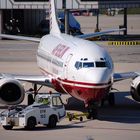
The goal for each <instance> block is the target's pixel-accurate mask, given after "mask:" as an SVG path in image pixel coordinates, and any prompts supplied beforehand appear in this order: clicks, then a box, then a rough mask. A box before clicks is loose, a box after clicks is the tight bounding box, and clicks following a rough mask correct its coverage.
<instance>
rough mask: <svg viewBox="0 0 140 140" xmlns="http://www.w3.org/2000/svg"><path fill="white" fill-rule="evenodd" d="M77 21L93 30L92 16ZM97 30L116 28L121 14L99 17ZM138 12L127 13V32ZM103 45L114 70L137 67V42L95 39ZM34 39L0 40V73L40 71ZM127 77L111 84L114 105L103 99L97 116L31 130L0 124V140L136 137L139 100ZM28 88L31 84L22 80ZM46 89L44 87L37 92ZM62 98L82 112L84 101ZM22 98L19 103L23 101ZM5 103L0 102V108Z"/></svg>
mask: <svg viewBox="0 0 140 140" xmlns="http://www.w3.org/2000/svg"><path fill="white" fill-rule="evenodd" d="M76 18H77V19H78V21H80V23H81V27H82V31H83V32H84V33H91V32H94V30H95V27H96V17H95V16H93V17H84V18H83V17H76ZM99 20H100V24H99V28H101V30H106V29H109V28H118V27H119V25H122V24H123V15H117V16H114V17H110V16H102V15H100V17H99ZM139 23H140V16H139V15H128V33H129V34H130V33H131V34H139V33H140V28H139V27H140V26H139ZM96 43H98V44H99V45H102V46H104V47H105V48H106V49H107V50H108V51H109V52H110V55H111V56H112V59H113V61H114V67H115V72H128V71H140V46H108V42H96ZM37 48H38V44H37V43H30V42H26V41H13V40H10V41H8V40H3V41H1V40H0V73H2V72H4V73H20V74H40V71H39V69H38V68H37V64H36V51H37ZM130 84H131V80H126V81H121V82H118V83H115V84H114V86H113V87H114V88H116V89H117V90H119V91H114V92H115V102H116V105H115V106H114V107H110V106H109V105H108V104H107V103H105V105H104V107H102V108H99V117H98V119H97V120H87V119H86V118H85V117H84V121H83V122H80V121H78V120H74V121H72V122H69V121H68V119H64V120H63V121H61V122H60V123H59V124H58V125H57V127H56V129H53V130H50V129H47V128H46V127H44V126H39V127H37V128H36V129H35V130H34V131H26V130H25V129H23V128H19V127H15V128H14V129H13V130H11V131H6V130H4V129H3V128H2V127H1V126H0V140H16V139H17V140H19V139H20V140H27V139H30V140H46V139H47V140H62V139H64V140H66V139H67V140H108V139H110V140H118V139H123V140H132V139H135V140H139V137H140V104H139V103H137V102H135V101H134V100H133V99H132V98H131V96H130V94H129V90H130ZM24 85H25V88H26V89H29V88H30V87H31V86H32V85H31V84H27V83H24ZM48 90H50V89H48V88H46V87H44V88H43V89H42V91H41V92H46V91H48ZM62 99H63V102H64V103H66V99H67V100H68V105H67V106H66V109H67V111H68V112H69V111H70V112H78V113H82V111H83V110H84V107H83V106H84V105H83V103H82V102H80V101H78V100H76V99H74V98H72V97H71V96H70V95H63V96H62ZM26 103H27V100H26V98H25V100H24V102H23V103H22V104H26ZM4 107H5V106H3V105H0V111H2V110H3V108H4Z"/></svg>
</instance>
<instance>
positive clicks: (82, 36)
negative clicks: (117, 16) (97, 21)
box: [76, 28, 126, 39]
mask: <svg viewBox="0 0 140 140" xmlns="http://www.w3.org/2000/svg"><path fill="white" fill-rule="evenodd" d="M124 30H126V29H125V28H122V29H111V30H106V31H101V32H95V33H89V34H83V35H77V36H76V37H79V38H83V39H90V38H93V37H98V36H102V35H105V34H108V33H113V32H119V31H124Z"/></svg>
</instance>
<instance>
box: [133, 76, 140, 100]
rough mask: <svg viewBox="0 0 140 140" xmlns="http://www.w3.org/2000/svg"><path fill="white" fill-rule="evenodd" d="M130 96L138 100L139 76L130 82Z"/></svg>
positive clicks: (139, 95)
mask: <svg viewBox="0 0 140 140" xmlns="http://www.w3.org/2000/svg"><path fill="white" fill-rule="evenodd" d="M131 95H132V98H133V99H134V100H136V101H138V102H140V76H138V77H136V78H135V79H134V80H133V81H132V83H131Z"/></svg>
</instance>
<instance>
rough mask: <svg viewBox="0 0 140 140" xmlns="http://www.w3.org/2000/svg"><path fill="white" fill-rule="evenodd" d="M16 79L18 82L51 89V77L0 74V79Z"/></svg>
mask: <svg viewBox="0 0 140 140" xmlns="http://www.w3.org/2000/svg"><path fill="white" fill-rule="evenodd" d="M3 78H7V79H16V80H19V81H25V82H30V83H34V84H39V85H44V86H48V87H53V85H52V77H47V76H44V75H18V74H5V73H1V74H0V79H3Z"/></svg>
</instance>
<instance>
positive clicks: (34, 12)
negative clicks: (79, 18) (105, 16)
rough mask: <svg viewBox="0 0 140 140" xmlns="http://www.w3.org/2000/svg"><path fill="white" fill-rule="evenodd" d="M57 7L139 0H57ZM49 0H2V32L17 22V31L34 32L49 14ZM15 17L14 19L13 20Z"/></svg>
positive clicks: (136, 0)
mask: <svg viewBox="0 0 140 140" xmlns="http://www.w3.org/2000/svg"><path fill="white" fill-rule="evenodd" d="M56 5H57V9H64V8H65V7H66V9H98V8H130V7H132V8H135V7H140V1H139V0H66V1H65V0H56ZM48 9H49V0H0V32H3V33H6V32H7V30H8V29H9V30H10V24H15V25H16V26H18V29H15V30H16V31H15V32H20V33H25V34H26V33H28V34H32V33H33V32H36V29H37V26H38V25H39V23H40V22H41V21H42V20H43V19H45V18H46V17H47V16H48V14H47V11H48ZM12 19H14V21H12V23H11V20H12Z"/></svg>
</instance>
